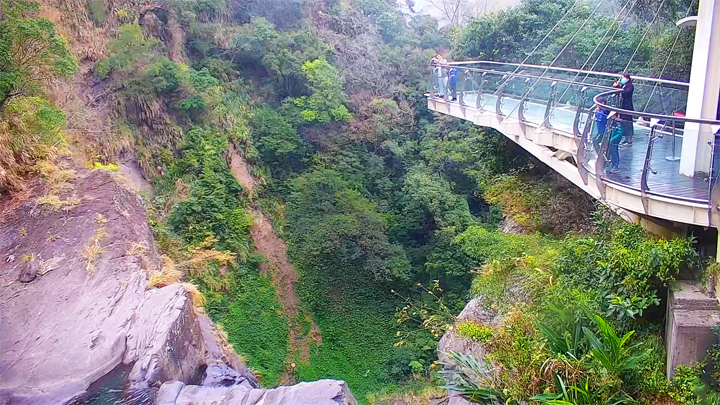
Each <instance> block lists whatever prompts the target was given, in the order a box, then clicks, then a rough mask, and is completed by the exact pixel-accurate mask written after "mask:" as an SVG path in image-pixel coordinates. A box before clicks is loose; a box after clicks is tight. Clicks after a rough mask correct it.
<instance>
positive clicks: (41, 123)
mask: <svg viewBox="0 0 720 405" xmlns="http://www.w3.org/2000/svg"><path fill="white" fill-rule="evenodd" d="M39 11H40V4H39V3H36V2H14V1H2V2H0V192H4V191H6V190H18V189H21V188H22V187H23V182H22V178H21V177H22V176H23V175H24V174H26V173H27V171H28V170H29V168H30V167H31V166H32V165H33V164H34V163H35V162H36V161H37V160H38V159H43V158H45V157H47V156H48V155H50V154H52V153H53V152H54V151H55V150H57V149H58V148H59V147H60V146H61V145H62V144H63V142H64V137H63V135H62V133H61V129H62V126H63V124H64V123H65V114H64V113H63V112H62V111H61V110H59V109H58V108H56V107H55V106H54V105H53V103H52V102H50V101H49V100H48V99H47V98H45V88H44V86H43V84H45V83H47V82H49V81H50V80H52V79H55V78H60V77H67V76H69V75H71V74H72V73H74V72H75V71H76V70H77V62H76V60H75V58H74V57H73V56H72V55H71V54H70V52H69V51H68V49H67V46H66V41H65V39H64V38H63V37H61V36H60V35H59V34H58V33H57V31H56V28H55V25H53V23H52V22H50V21H49V20H48V19H47V18H43V17H40V16H38V13H39Z"/></svg>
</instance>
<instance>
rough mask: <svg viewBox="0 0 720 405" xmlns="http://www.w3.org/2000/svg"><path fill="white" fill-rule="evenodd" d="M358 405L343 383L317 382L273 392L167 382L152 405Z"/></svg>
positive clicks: (279, 388) (237, 386)
mask: <svg viewBox="0 0 720 405" xmlns="http://www.w3.org/2000/svg"><path fill="white" fill-rule="evenodd" d="M191 404H192V405H210V404H212V405H289V404H311V405H357V401H356V400H355V398H354V397H353V395H352V394H351V393H350V391H349V390H348V388H347V385H346V384H345V383H344V382H343V381H337V380H318V381H313V382H302V383H299V384H296V385H292V386H287V387H278V388H273V389H256V388H248V387H246V386H244V385H234V386H230V387H208V386H197V385H185V384H183V383H182V382H179V381H172V382H166V383H165V384H163V385H162V386H161V387H160V390H159V391H158V394H157V397H156V399H155V405H191Z"/></svg>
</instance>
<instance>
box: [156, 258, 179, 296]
mask: <svg viewBox="0 0 720 405" xmlns="http://www.w3.org/2000/svg"><path fill="white" fill-rule="evenodd" d="M162 261H163V268H162V270H161V271H158V272H155V273H154V274H152V275H151V276H150V279H149V280H148V287H150V288H153V287H157V288H162V287H165V286H168V285H170V284H175V283H178V282H180V280H182V277H183V272H182V271H180V270H178V269H176V268H175V263H173V261H172V259H171V258H169V257H167V256H163V257H162Z"/></svg>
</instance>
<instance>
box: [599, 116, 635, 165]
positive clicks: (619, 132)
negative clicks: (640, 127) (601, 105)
mask: <svg viewBox="0 0 720 405" xmlns="http://www.w3.org/2000/svg"><path fill="white" fill-rule="evenodd" d="M613 114H614V113H613ZM630 122H632V121H630ZM625 128H626V126H625V124H624V120H622V119H621V120H620V122H619V123H617V122H616V123H613V126H612V130H611V131H610V139H609V142H608V143H609V145H608V155H610V156H609V157H610V167H609V168H608V169H606V170H605V172H606V173H617V172H619V171H620V151H619V150H618V146H619V145H620V140H621V139H622V138H623V135H624V133H625Z"/></svg>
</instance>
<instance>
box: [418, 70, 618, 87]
mask: <svg viewBox="0 0 720 405" xmlns="http://www.w3.org/2000/svg"><path fill="white" fill-rule="evenodd" d="M431 66H439V67H448V68H450V67H453V65H451V64H433V65H431ZM462 69H463V70H466V71H470V72H478V73H490V74H496V75H500V76H506V75H508V74H509V73H510V72H503V71H501V70H491V69H482V68H462ZM509 75H510V76H511V77H510V78H514V77H519V78H522V79H536V80H551V81H556V82H558V83H567V84H571V85H573V84H576V85H583V86H584V87H593V88H597V89H604V90H610V89H613V87H611V86H603V85H602V84H593V83H580V82H578V81H573V80H569V79H562V78H555V77H551V76H537V75H530V74H525V73H512V74H509Z"/></svg>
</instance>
